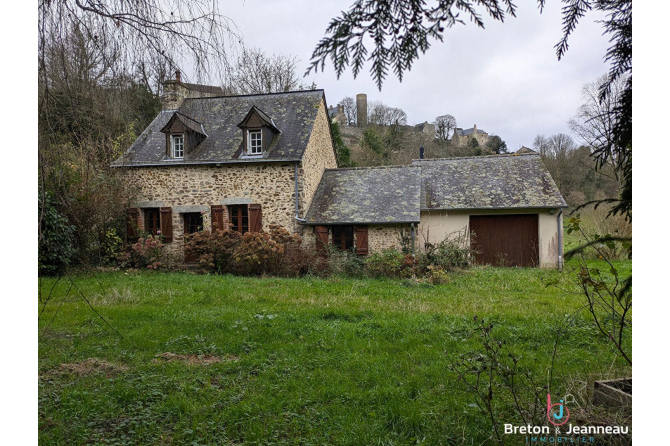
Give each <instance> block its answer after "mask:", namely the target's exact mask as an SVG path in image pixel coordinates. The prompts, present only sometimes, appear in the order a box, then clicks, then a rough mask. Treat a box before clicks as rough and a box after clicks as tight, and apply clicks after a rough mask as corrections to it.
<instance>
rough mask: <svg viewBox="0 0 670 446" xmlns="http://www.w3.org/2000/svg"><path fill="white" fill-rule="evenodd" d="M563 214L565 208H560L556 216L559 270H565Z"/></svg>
mask: <svg viewBox="0 0 670 446" xmlns="http://www.w3.org/2000/svg"><path fill="white" fill-rule="evenodd" d="M562 216H563V209H559V210H558V216H557V217H556V226H557V229H558V270H559V271H563V225H562V224H561V223H562V221H561V217H562Z"/></svg>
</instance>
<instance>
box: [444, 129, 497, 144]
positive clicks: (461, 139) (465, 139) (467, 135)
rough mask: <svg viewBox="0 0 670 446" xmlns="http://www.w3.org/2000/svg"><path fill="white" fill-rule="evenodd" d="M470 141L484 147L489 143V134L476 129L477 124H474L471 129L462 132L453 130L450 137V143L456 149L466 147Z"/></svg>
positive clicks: (461, 130)
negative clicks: (474, 141) (473, 140)
mask: <svg viewBox="0 0 670 446" xmlns="http://www.w3.org/2000/svg"><path fill="white" fill-rule="evenodd" d="M472 139H475V140H477V142H478V143H479V145H480V146H484V145H486V143H487V142H488V141H489V134H488V133H487V132H485V131H484V130H479V129H477V124H475V126H474V127H472V128H471V129H465V130H463V129H462V128H460V127H457V128H455V129H454V134H453V135H451V143H452V144H453V145H455V146H457V147H464V146H467V145H468V143H469V142H470V140H472Z"/></svg>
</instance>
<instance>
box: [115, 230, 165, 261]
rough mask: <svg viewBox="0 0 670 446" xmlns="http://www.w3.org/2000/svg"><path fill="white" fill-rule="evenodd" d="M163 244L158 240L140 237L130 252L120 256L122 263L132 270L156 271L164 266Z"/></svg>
mask: <svg viewBox="0 0 670 446" xmlns="http://www.w3.org/2000/svg"><path fill="white" fill-rule="evenodd" d="M163 247H164V245H163V243H162V242H161V240H160V239H159V238H156V237H153V236H151V235H150V236H149V237H147V238H144V237H140V238H139V239H138V240H137V243H135V244H133V245H131V246H130V250H129V251H128V252H127V253H126V254H125V255H122V256H121V260H122V262H124V263H125V264H128V265H129V266H132V267H134V268H147V269H158V268H161V267H163V266H165V253H164V250H163Z"/></svg>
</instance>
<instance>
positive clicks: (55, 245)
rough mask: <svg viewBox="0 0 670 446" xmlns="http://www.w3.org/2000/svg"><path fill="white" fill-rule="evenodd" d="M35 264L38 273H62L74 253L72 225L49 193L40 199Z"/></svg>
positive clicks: (73, 229)
mask: <svg viewBox="0 0 670 446" xmlns="http://www.w3.org/2000/svg"><path fill="white" fill-rule="evenodd" d="M39 204H40V209H39V216H40V226H39V231H40V232H39V238H38V240H39V242H38V256H37V265H38V272H39V274H40V275H42V274H44V275H56V274H60V273H62V272H63V271H64V270H65V268H67V266H68V265H70V263H71V262H72V260H73V258H74V254H75V248H74V232H75V228H74V226H72V225H70V224H69V222H68V220H67V218H65V217H64V216H63V215H62V214H61V213H60V212H59V211H58V209H57V208H56V204H55V202H54V200H53V198H52V197H51V194H49V193H46V194H44V195H43V200H41V202H40V203H39Z"/></svg>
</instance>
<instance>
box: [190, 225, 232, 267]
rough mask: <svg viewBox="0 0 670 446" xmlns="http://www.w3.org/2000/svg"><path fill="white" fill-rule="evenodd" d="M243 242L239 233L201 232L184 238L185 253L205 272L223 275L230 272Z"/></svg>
mask: <svg viewBox="0 0 670 446" xmlns="http://www.w3.org/2000/svg"><path fill="white" fill-rule="evenodd" d="M241 240H242V234H240V233H239V232H237V231H231V230H225V231H221V230H216V231H213V232H212V231H199V232H195V233H193V234H189V235H187V236H186V237H185V238H184V251H185V253H186V255H187V256H191V257H193V258H195V259H196V262H197V263H198V265H199V266H200V267H201V268H202V269H203V270H205V271H211V272H215V273H218V274H223V273H226V272H230V269H231V265H232V262H231V260H232V256H233V252H234V251H235V248H236V247H237V245H239V244H240V241H241Z"/></svg>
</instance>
